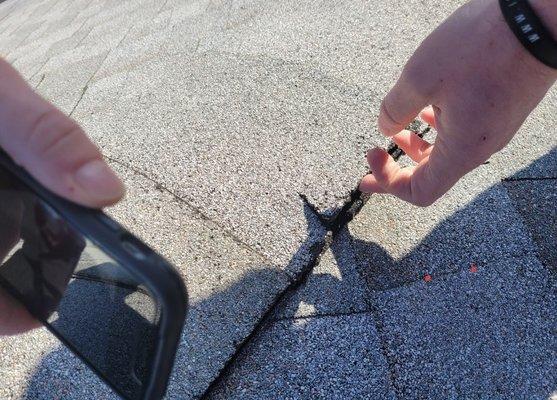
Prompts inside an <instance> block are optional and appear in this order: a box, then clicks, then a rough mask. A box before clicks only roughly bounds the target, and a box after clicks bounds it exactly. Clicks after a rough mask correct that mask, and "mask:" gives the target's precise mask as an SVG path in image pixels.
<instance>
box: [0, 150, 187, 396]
mask: <svg viewBox="0 0 557 400" xmlns="http://www.w3.org/2000/svg"><path fill="white" fill-rule="evenodd" d="M0 285H2V287H3V288H4V290H5V291H6V292H8V293H9V294H10V295H11V296H13V297H14V298H15V299H17V300H18V301H19V302H20V303H21V304H23V305H24V306H25V308H26V309H27V310H28V311H29V312H30V313H31V314H32V315H33V316H34V317H35V318H37V319H38V320H39V321H41V322H42V323H43V324H44V325H45V326H46V327H47V328H48V329H49V330H50V331H51V332H52V333H53V334H54V335H56V336H57V337H58V338H59V339H60V340H61V341H62V343H63V344H64V345H66V346H67V347H68V348H69V349H70V350H72V351H73V352H74V353H75V354H76V355H77V356H78V357H80V358H81V359H82V360H83V361H84V362H85V363H86V364H87V365H88V366H89V367H90V368H92V369H93V371H95V373H96V374H97V375H99V376H100V377H101V378H102V379H103V380H104V381H105V382H106V383H108V384H109V385H110V386H111V387H112V388H113V389H114V390H115V391H116V392H117V393H118V394H119V395H120V396H121V397H123V398H124V399H129V400H154V399H161V398H162V397H163V396H164V394H165V391H166V387H167V383H168V379H169V376H170V373H171V370H172V366H173V363H174V358H175V354H176V349H177V346H178V343H179V340H180V336H181V331H182V328H183V325H184V320H185V316H186V311H187V294H186V289H185V286H184V283H183V281H182V279H181V277H180V276H179V275H178V273H177V272H176V270H175V269H174V268H173V267H172V266H171V265H170V264H169V263H168V262H167V261H165V260H164V259H163V258H162V257H161V256H160V255H158V254H157V253H155V252H154V251H153V250H151V249H150V248H149V247H148V246H147V245H146V244H145V243H143V242H141V241H140V240H139V239H138V238H136V237H135V236H133V235H132V234H131V233H129V232H128V231H127V230H125V229H124V228H123V227H122V226H120V225H119V224H118V223H117V222H115V221H114V220H113V219H111V218H109V217H108V216H107V215H106V214H104V213H103V212H101V211H99V210H93V209H89V208H85V207H82V206H79V205H76V204H74V203H71V202H69V201H67V200H64V199H62V198H60V197H59V196H57V195H55V194H53V193H52V192H50V191H48V190H47V189H45V188H44V187H43V186H41V185H40V184H39V183H38V182H37V181H35V180H34V179H33V178H32V177H31V176H30V175H29V174H28V173H27V172H25V171H24V170H23V169H22V168H20V167H18V166H17V165H16V164H15V163H14V162H13V161H12V160H11V159H10V157H9V156H8V155H7V154H5V153H4V152H2V151H1V150H0Z"/></svg>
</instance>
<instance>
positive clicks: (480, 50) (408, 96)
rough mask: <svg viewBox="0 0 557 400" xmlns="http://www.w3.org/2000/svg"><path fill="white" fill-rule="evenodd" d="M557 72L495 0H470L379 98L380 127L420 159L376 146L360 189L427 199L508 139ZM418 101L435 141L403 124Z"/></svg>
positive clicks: (416, 109) (435, 196)
mask: <svg viewBox="0 0 557 400" xmlns="http://www.w3.org/2000/svg"><path fill="white" fill-rule="evenodd" d="M538 3H540V4H541V6H540V7H541V8H540V9H538V10H537V11H540V10H544V11H545V12H546V13H549V12H550V11H551V12H553V14H552V15H551V16H550V17H551V18H552V19H553V18H557V10H555V7H554V6H553V5H548V4H549V2H547V1H545V0H538ZM553 3H554V2H553ZM552 7H553V9H552V10H549V8H552ZM554 11H555V12H554ZM545 18H549V17H547V16H546V17H545ZM545 22H547V19H546V21H545ZM552 22H553V20H552ZM546 25H547V26H557V25H555V24H552V25H549V24H546ZM554 34H555V32H554ZM556 79H557V70H553V69H551V68H549V67H547V66H545V65H544V64H542V63H541V62H539V61H538V60H537V59H535V58H534V57H533V56H531V55H530V53H528V51H527V50H526V49H525V48H523V46H522V45H521V44H520V42H519V41H518V39H516V37H515V36H514V34H513V33H512V31H511V30H510V29H509V27H508V26H507V24H506V23H505V21H504V19H503V15H502V13H501V11H500V9H499V5H498V2H497V0H474V1H471V2H470V3H468V4H466V5H465V6H463V7H461V8H460V9H459V10H457V11H456V12H455V13H454V14H453V15H452V16H450V17H449V18H448V19H447V20H446V21H445V22H444V23H443V24H441V25H440V26H439V27H438V28H437V29H436V30H435V31H434V32H433V33H432V34H431V35H429V37H427V38H426V39H425V40H424V42H423V43H422V44H421V45H420V47H419V48H418V49H417V50H416V52H415V53H414V55H413V56H412V57H411V58H410V60H409V61H408V63H407V64H406V66H405V68H404V70H403V72H402V75H401V76H400V78H399V80H398V82H397V83H396V85H395V86H394V87H393V88H392V90H391V91H390V92H389V93H388V94H387V96H386V97H385V99H384V100H383V103H382V105H381V110H380V115H379V129H380V131H381V132H382V133H383V134H384V135H386V136H389V137H392V139H393V140H394V142H395V143H396V144H397V145H399V147H401V148H402V149H403V150H404V151H405V152H406V153H407V154H408V155H409V156H410V157H411V158H412V159H413V160H414V161H415V162H416V163H417V165H416V166H413V167H408V168H400V167H399V165H398V164H397V163H395V162H394V160H393V159H392V158H391V157H390V156H389V155H388V154H387V153H386V152H385V151H384V150H382V149H373V150H371V151H369V152H368V155H367V159H368V162H369V166H370V169H371V171H372V174H369V175H367V176H365V177H364V178H363V180H362V182H361V183H360V190H362V191H363V192H366V193H390V194H393V195H395V196H397V197H399V198H401V199H403V200H406V201H408V202H410V203H413V204H416V205H419V206H428V205H430V204H432V203H433V202H435V201H436V200H437V199H438V198H440V197H441V196H442V195H443V194H444V193H446V192H447V191H448V190H449V189H450V188H451V187H452V186H453V185H454V184H455V183H456V182H457V181H458V180H459V179H460V178H462V177H463V176H464V175H465V174H466V173H468V172H470V171H471V170H473V169H474V168H476V167H477V166H479V165H481V164H482V163H483V162H485V161H486V160H487V159H488V158H489V157H490V156H491V155H492V154H493V153H495V152H497V151H499V150H501V149H502V148H503V147H505V145H507V143H508V142H509V141H510V140H511V138H512V137H513V136H514V134H515V133H516V132H517V130H518V129H519V128H520V126H521V125H522V123H523V122H524V120H525V119H526V117H527V116H528V115H529V114H530V112H531V111H532V110H533V109H534V108H535V107H536V105H537V104H538V103H539V102H540V101H541V100H542V98H543V97H544V96H545V94H546V92H547V91H548V90H549V88H550V87H551V85H552V84H553V83H554V82H555V80H556ZM428 105H431V107H428V108H425V109H424V107H426V106H428ZM422 109H424V110H423V111H422V112H421V117H422V119H423V120H425V122H427V123H429V124H430V125H432V126H433V127H434V128H435V129H436V130H437V132H438V135H437V139H436V140H435V143H434V144H430V143H428V142H426V141H425V140H423V139H421V138H419V137H418V136H417V135H414V134H413V133H411V132H408V131H404V130H403V129H404V128H405V127H406V126H407V125H408V124H409V123H410V122H411V121H412V120H413V119H414V118H415V117H416V116H417V115H418V113H420V111H421V110H422Z"/></svg>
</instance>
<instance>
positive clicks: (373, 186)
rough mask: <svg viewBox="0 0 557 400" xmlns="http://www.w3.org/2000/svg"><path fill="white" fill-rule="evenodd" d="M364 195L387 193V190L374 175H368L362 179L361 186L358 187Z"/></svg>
mask: <svg viewBox="0 0 557 400" xmlns="http://www.w3.org/2000/svg"><path fill="white" fill-rule="evenodd" d="M358 188H359V189H360V191H361V192H363V193H368V194H371V193H385V190H384V189H383V188H382V187H381V185H380V184H379V182H377V179H375V177H374V176H373V174H368V175H366V176H364V177H363V178H362V180H361V181H360V185H359V187H358Z"/></svg>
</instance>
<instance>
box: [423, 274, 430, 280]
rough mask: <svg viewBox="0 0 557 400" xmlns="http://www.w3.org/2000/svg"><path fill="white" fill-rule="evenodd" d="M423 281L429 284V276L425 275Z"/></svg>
mask: <svg viewBox="0 0 557 400" xmlns="http://www.w3.org/2000/svg"><path fill="white" fill-rule="evenodd" d="M424 281H426V282H431V275H430V274H425V276H424Z"/></svg>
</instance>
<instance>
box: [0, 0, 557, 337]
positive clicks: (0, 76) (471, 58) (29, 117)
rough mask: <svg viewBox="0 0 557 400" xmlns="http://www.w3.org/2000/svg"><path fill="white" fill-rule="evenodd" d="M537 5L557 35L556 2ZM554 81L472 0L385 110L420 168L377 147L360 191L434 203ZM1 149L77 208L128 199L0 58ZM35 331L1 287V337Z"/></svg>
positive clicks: (411, 64)
mask: <svg viewBox="0 0 557 400" xmlns="http://www.w3.org/2000/svg"><path fill="white" fill-rule="evenodd" d="M531 3H532V5H533V6H534V8H535V9H536V11H537V12H538V14H539V15H540V16H541V17H542V20H543V21H544V23H545V24H546V26H548V27H550V29H552V30H553V27H555V29H554V30H553V34H554V36H555V37H556V38H557V2H555V1H554V0H533V1H532V2H531ZM556 79H557V71H556V70H552V69H550V68H548V67H546V66H544V65H543V64H541V63H540V62H539V61H537V60H536V59H534V58H533V57H532V56H530V54H529V53H527V52H526V50H524V48H523V47H522V46H521V44H520V43H519V42H518V40H517V39H516V38H515V37H514V36H513V34H512V33H511V31H510V30H509V28H508V27H507V26H506V24H505V23H504V21H503V17H502V15H501V13H500V11H499V9H498V6H497V2H496V0H474V1H471V2H470V3H468V4H467V5H465V6H464V7H462V8H461V9H459V10H457V11H456V12H455V13H454V14H453V15H452V16H450V17H449V18H448V19H447V20H446V21H445V22H444V23H443V24H442V25H440V26H439V27H438V28H437V29H436V30H435V31H434V32H433V33H432V34H431V35H430V36H429V37H428V38H426V40H425V41H424V42H423V43H422V45H421V46H420V47H419V48H418V49H417V50H416V52H415V53H414V55H413V56H412V57H411V59H410V60H409V61H408V63H407V64H406V67H405V68H404V70H403V72H402V75H401V77H400V79H399V80H398V82H397V83H396V85H395V86H394V87H393V89H392V90H391V91H390V92H389V94H388V95H387V96H386V98H385V99H384V101H383V103H382V107H381V111H380V116H379V129H380V131H381V132H382V133H383V134H385V135H387V136H389V137H392V138H393V140H394V141H395V142H396V143H397V144H398V145H399V146H400V147H401V148H402V149H403V150H404V151H405V152H406V153H407V154H408V155H409V156H410V157H412V158H413V159H414V161H416V163H417V165H416V166H415V167H411V168H400V167H399V166H398V165H397V164H396V163H395V162H394V161H393V160H392V159H391V158H390V156H389V155H388V154H387V153H386V152H385V151H384V150H381V149H374V150H371V151H370V152H369V153H368V161H369V164H370V169H371V171H373V174H370V175H367V176H366V177H365V178H364V179H363V180H362V182H361V184H360V188H361V190H362V191H364V192H369V193H390V194H393V195H395V196H398V197H400V198H401V199H403V200H406V201H409V202H411V203H414V204H417V205H421V206H426V205H430V204H432V203H433V202H434V201H435V200H437V199H438V198H439V197H440V196H442V195H443V194H444V193H445V192H447V191H448V190H449V189H450V188H451V187H452V186H453V185H454V184H455V183H456V182H457V181H458V180H459V179H460V178H461V177H462V176H464V175H465V174H466V173H467V172H469V171H471V170H472V169H474V168H475V167H477V166H478V165H480V164H482V163H483V162H484V161H485V160H487V159H488V158H489V157H490V156H491V155H492V154H493V153H495V152H497V151H498V150H500V149H501V148H503V147H504V146H505V145H506V144H507V143H508V142H509V140H510V139H511V138H512V137H513V135H514V134H515V133H516V131H517V130H518V128H519V127H520V126H521V124H522V123H523V122H524V120H525V119H526V117H527V116H528V115H529V114H530V112H531V111H532V110H533V109H534V108H535V107H536V105H537V104H538V103H539V102H540V100H541V99H542V98H543V97H544V95H545V93H546V92H547V90H548V89H549V88H550V87H551V86H552V84H553V83H554V82H555V80H556ZM428 106H432V107H428ZM426 107H428V108H426ZM424 108H425V110H423V111H422V109H424ZM420 112H421V116H422V118H423V119H424V120H425V121H426V122H428V123H430V124H431V125H433V126H435V128H436V129H437V131H438V136H437V140H436V142H435V143H434V144H430V143H427V142H426V141H424V140H421V139H420V138H418V137H417V136H416V135H414V134H412V133H410V132H407V131H404V130H403V129H404V127H405V126H407V125H408V123H410V122H411V121H412V120H413V119H414V118H415V117H416V116H417V115H418V114H420ZM0 147H1V148H3V149H4V150H5V151H6V152H8V153H9V154H10V155H11V156H12V157H13V159H14V160H15V161H16V162H17V163H18V164H20V165H22V166H23V167H24V168H25V169H27V171H29V173H31V174H32V175H33V176H34V177H35V178H36V179H37V180H38V181H39V182H41V183H42V184H43V185H44V186H46V187H47V188H49V189H50V190H52V191H53V192H55V193H57V194H59V195H60V196H62V197H65V198H67V199H69V200H71V201H74V202H76V203H79V204H82V205H85V206H89V207H95V208H101V207H104V206H108V205H111V204H113V203H115V202H117V201H118V200H119V199H120V198H121V197H122V196H123V194H124V187H123V184H122V182H121V181H120V180H119V179H118V178H117V177H116V175H115V174H114V173H113V172H112V171H111V170H110V168H109V167H108V165H107V164H106V163H105V162H104V160H103V158H102V155H101V153H100V151H99V150H98V148H97V147H96V146H95V145H94V144H93V143H92V142H91V141H90V140H89V139H88V138H87V136H86V135H85V133H84V132H83V131H82V130H81V128H80V127H79V126H78V125H77V124H76V123H75V122H74V121H72V120H71V119H70V118H68V117H67V116H65V115H64V114H63V113H62V112H60V111H58V110H57V109H56V108H55V107H54V106H52V105H51V104H49V103H48V102H47V101H45V100H44V99H42V98H41V97H40V96H38V95H37V94H35V93H34V92H33V90H32V89H31V88H30V87H29V86H28V85H27V84H26V83H25V81H24V80H23V78H21V76H20V75H19V74H18V73H17V72H16V71H15V70H14V69H13V68H12V67H11V66H10V65H9V64H8V63H6V62H5V61H2V60H0ZM14 212H15V211H14ZM10 229H11V230H12V231H10V232H8V230H10ZM17 229H18V228H17V226H15V227H4V230H5V231H6V232H0V234H3V235H4V236H5V237H6V238H7V239H6V240H5V243H3V244H0V260H1V259H2V258H3V256H5V254H2V252H4V253H6V251H7V250H6V248H9V245H10V243H9V242H10V240H11V239H10V238H11V236H14V237H16V236H17ZM37 326H39V324H38V323H37V322H36V321H35V320H34V319H33V318H32V317H31V316H30V315H29V314H28V313H27V312H26V311H25V309H23V308H22V307H21V306H20V305H18V303H17V302H16V301H15V300H13V299H12V298H11V297H10V296H8V295H7V294H6V293H5V292H4V291H3V290H2V289H1V288H0V335H7V334H16V333H21V332H24V331H27V330H29V329H32V328H35V327H37Z"/></svg>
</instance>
